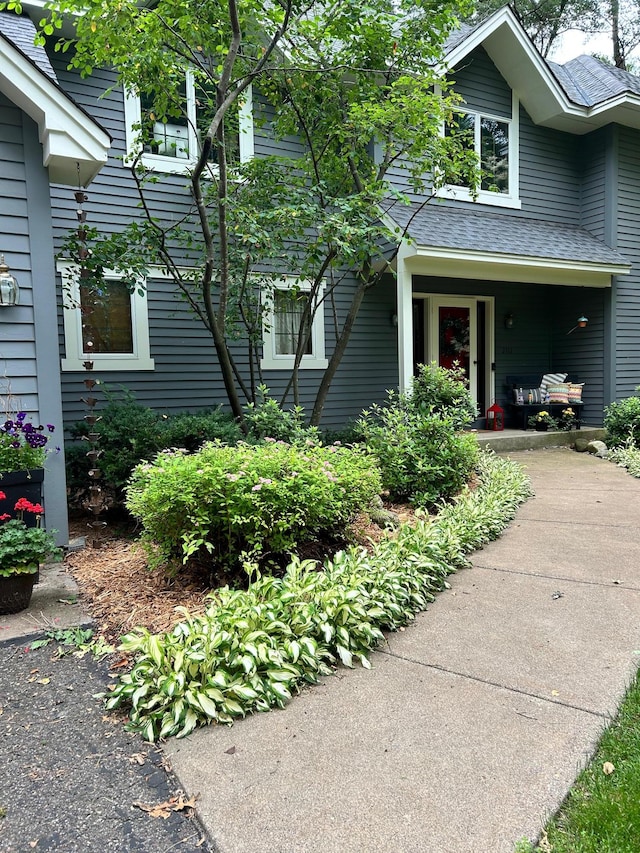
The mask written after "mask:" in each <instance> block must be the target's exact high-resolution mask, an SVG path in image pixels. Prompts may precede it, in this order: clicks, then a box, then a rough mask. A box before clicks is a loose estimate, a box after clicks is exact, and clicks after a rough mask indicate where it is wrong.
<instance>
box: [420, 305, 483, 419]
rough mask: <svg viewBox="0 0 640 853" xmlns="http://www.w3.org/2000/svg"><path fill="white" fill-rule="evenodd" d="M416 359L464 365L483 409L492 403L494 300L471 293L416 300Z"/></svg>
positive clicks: (476, 397)
mask: <svg viewBox="0 0 640 853" xmlns="http://www.w3.org/2000/svg"><path fill="white" fill-rule="evenodd" d="M413 316H414V324H415V323H416V321H417V323H418V325H422V328H423V329H424V336H420V335H416V334H415V328H414V361H415V362H416V363H419V362H421V361H423V362H427V363H432V362H435V363H436V364H438V365H439V366H440V367H447V368H451V367H453V366H454V364H455V363H457V364H459V365H460V367H461V368H462V370H463V372H464V374H465V376H466V377H467V381H468V383H469V390H470V391H471V394H472V396H473V399H474V401H475V402H476V404H477V405H478V408H479V410H480V412H484V410H485V409H486V408H487V406H488V405H490V402H491V401H490V396H491V384H492V375H491V352H490V351H491V346H490V341H491V334H492V317H493V300H491V299H488V298H480V297H471V296H447V295H443V294H438V295H429V296H426V294H425V297H424V298H416V299H415V300H414V315H413Z"/></svg>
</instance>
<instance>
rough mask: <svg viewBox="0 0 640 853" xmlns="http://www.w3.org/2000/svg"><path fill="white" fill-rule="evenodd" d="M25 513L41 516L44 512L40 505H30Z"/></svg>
mask: <svg viewBox="0 0 640 853" xmlns="http://www.w3.org/2000/svg"><path fill="white" fill-rule="evenodd" d="M27 512H35V513H37V514H38V515H42V513H43V512H44V510H43V509H42V504H31V506H29V507H27Z"/></svg>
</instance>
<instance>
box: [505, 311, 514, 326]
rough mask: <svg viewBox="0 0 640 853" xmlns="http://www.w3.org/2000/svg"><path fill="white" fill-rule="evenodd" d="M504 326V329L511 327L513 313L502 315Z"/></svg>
mask: <svg viewBox="0 0 640 853" xmlns="http://www.w3.org/2000/svg"><path fill="white" fill-rule="evenodd" d="M504 327H505V329H513V314H505V315H504Z"/></svg>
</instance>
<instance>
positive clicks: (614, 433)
mask: <svg viewBox="0 0 640 853" xmlns="http://www.w3.org/2000/svg"><path fill="white" fill-rule="evenodd" d="M636 390H637V391H640V386H639V387H638V388H637V389H636ZM604 427H605V429H606V431H607V440H608V443H609V444H610V445H611V446H612V447H615V446H618V445H623V444H627V443H628V442H629V441H632V442H633V443H634V444H636V445H640V396H637V395H636V396H634V397H627V398H626V399H625V400H620V401H619V402H617V403H611V404H610V405H609V406H607V407H606V408H605V410H604Z"/></svg>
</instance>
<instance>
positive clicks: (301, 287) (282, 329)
mask: <svg viewBox="0 0 640 853" xmlns="http://www.w3.org/2000/svg"><path fill="white" fill-rule="evenodd" d="M310 289H311V286H310V284H309V283H307V282H298V281H296V280H295V279H291V280H290V281H288V282H286V283H282V284H279V285H278V287H277V288H276V289H275V290H274V293H273V299H270V303H271V304H270V305H269V307H268V309H266V310H265V316H264V328H263V350H262V362H261V366H262V369H263V370H285V369H286V370H291V369H292V368H293V365H294V362H295V355H296V348H297V344H298V333H299V329H300V324H301V322H302V319H303V313H304V310H305V308H306V307H307V305H308V304H309V298H310V297H309V291H310ZM306 331H307V332H308V336H307V341H306V344H305V349H304V353H303V356H302V360H301V362H300V367H301V368H315V369H324V368H325V367H326V366H327V363H328V362H327V359H326V358H325V352H324V307H323V305H320V306H318V308H317V310H316V312H315V315H314V317H313V320H312V322H311V328H310V329H309V327H307V330H306Z"/></svg>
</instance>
